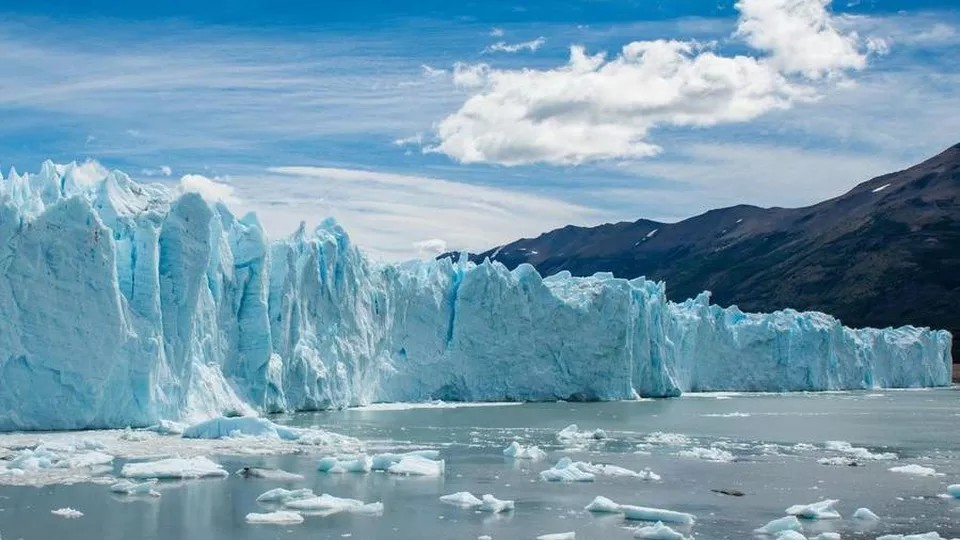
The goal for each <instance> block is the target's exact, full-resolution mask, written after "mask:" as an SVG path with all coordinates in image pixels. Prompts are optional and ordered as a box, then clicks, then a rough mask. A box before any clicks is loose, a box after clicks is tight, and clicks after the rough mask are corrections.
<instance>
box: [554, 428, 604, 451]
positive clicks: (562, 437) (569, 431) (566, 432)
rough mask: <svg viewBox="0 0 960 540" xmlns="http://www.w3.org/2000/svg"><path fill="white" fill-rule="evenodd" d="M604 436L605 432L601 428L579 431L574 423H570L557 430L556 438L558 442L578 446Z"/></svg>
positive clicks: (599, 439)
mask: <svg viewBox="0 0 960 540" xmlns="http://www.w3.org/2000/svg"><path fill="white" fill-rule="evenodd" d="M606 438H607V433H606V432H605V431H603V430H602V429H595V430H593V431H580V428H579V426H577V425H576V424H570V425H569V426H567V427H565V428H563V429H561V430H560V431H558V432H557V440H558V441H560V444H563V445H566V446H579V445H583V444H586V443H589V442H594V441H602V440H603V439H606Z"/></svg>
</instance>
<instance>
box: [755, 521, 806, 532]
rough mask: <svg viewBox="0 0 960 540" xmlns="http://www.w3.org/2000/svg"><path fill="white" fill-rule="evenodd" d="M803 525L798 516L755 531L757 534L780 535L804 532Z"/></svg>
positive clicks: (772, 522) (769, 524)
mask: <svg viewBox="0 0 960 540" xmlns="http://www.w3.org/2000/svg"><path fill="white" fill-rule="evenodd" d="M802 530H803V525H802V524H801V523H800V520H799V519H797V516H787V517H782V518H779V519H775V520H773V521H770V522H768V523H767V524H766V525H764V526H763V527H760V528H759V529H754V530H753V532H755V533H757V534H769V535H778V534H780V533H782V532H784V531H802Z"/></svg>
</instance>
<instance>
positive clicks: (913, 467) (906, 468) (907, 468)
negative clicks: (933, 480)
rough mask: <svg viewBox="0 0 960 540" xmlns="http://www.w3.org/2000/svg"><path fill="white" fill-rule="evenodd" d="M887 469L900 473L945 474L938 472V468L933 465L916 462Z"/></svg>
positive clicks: (914, 474)
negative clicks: (928, 465) (925, 465)
mask: <svg viewBox="0 0 960 540" xmlns="http://www.w3.org/2000/svg"><path fill="white" fill-rule="evenodd" d="M887 470H888V471H890V472H895V473H900V474H911V475H913V476H943V473H938V472H937V470H936V469H934V468H932V467H924V466H923V465H917V464H915V463H912V464H910V465H901V466H899V467H890V468H889V469H887Z"/></svg>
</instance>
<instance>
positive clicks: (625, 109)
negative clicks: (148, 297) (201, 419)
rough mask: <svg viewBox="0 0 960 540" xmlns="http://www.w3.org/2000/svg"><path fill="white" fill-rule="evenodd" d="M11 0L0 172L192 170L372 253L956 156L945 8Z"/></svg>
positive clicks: (526, 232) (234, 199)
mask: <svg viewBox="0 0 960 540" xmlns="http://www.w3.org/2000/svg"><path fill="white" fill-rule="evenodd" d="M18 4H28V5H15V4H12V3H7V2H0V16H2V17H3V20H4V21H5V23H4V25H3V27H2V28H0V114H2V118H3V122H0V163H2V164H3V166H4V170H6V168H7V167H9V166H11V165H14V166H16V167H17V169H18V170H20V171H35V170H37V169H38V168H39V165H40V163H41V161H43V160H44V159H47V158H50V159H53V160H55V161H58V162H68V161H73V160H77V161H83V160H86V159H94V160H97V161H99V162H101V163H102V164H104V165H106V166H108V167H111V168H120V169H122V170H124V171H126V172H128V173H129V174H131V176H134V177H135V178H138V179H141V180H147V181H160V182H166V183H170V184H176V183H177V182H179V180H180V177H181V176H182V175H185V174H202V175H204V176H206V177H209V178H211V179H213V180H215V181H217V182H220V183H222V184H224V185H225V186H228V188H227V190H226V191H225V192H227V193H229V203H230V204H231V206H234V207H235V208H236V209H237V211H238V212H241V211H246V210H256V211H257V212H258V214H260V215H261V217H262V219H263V221H264V223H265V226H266V227H267V229H268V233H269V234H271V236H281V235H284V234H287V233H289V232H292V231H293V229H294V228H295V227H296V224H297V223H298V222H299V221H300V220H306V221H307V222H308V223H311V224H315V223H318V222H319V221H321V220H322V219H323V218H325V217H327V216H334V217H336V218H337V219H338V220H340V221H341V222H342V223H343V224H344V225H345V226H346V227H347V229H348V231H350V232H351V234H352V236H353V237H354V239H355V240H356V241H357V242H358V243H359V244H360V245H361V246H363V247H364V248H365V249H366V250H367V251H369V252H370V253H371V254H373V255H375V256H378V257H383V258H387V259H394V260H395V259H403V258H407V257H413V256H417V255H418V254H428V253H429V252H430V251H431V250H432V249H437V248H438V247H440V246H444V245H445V246H446V247H447V248H449V249H482V248H486V247H490V246H492V245H496V244H499V243H502V242H505V241H509V240H511V239H514V238H517V237H521V236H530V235H535V234H538V233H539V232H542V231H545V230H548V229H551V228H554V227H557V226H562V225H564V224H567V223H576V224H584V225H590V224H596V223H602V222H607V221H618V220H626V219H628V220H633V219H637V218H640V217H647V218H652V219H662V220H676V219H682V218H685V217H688V216H691V215H694V214H697V213H700V212H703V211H705V210H707V209H710V208H714V207H718V206H726V205H732V204H738V203H751V204H758V205H764V206H798V205H804V204H810V203H813V202H816V201H818V200H821V199H824V198H828V197H831V196H835V195H838V194H840V193H842V192H844V191H846V190H847V189H849V188H850V187H852V186H853V185H855V184H856V183H858V182H860V181H863V180H866V179H868V178H870V177H872V176H875V175H877V174H880V173H883V172H889V171H891V170H894V169H897V168H902V167H904V166H908V165H910V164H912V163H915V162H917V161H919V160H921V159H923V158H925V157H927V156H929V155H932V154H934V153H936V152H938V151H940V150H942V149H943V148H945V147H947V146H949V145H952V144H955V143H957V142H960V100H958V99H957V94H958V92H957V90H956V89H957V88H960V72H958V68H957V62H956V58H955V51H956V50H958V49H960V9H958V8H957V7H956V5H955V3H954V2H946V1H940V2H933V1H926V2H924V1H921V2H906V1H888V2H881V1H876V2H868V1H860V2H847V1H843V2H837V3H834V4H830V5H829V6H828V7H827V10H826V11H823V6H822V5H821V4H822V2H821V1H820V0H792V1H787V0H748V1H747V2H745V5H746V7H744V6H740V8H738V7H737V6H735V5H734V3H733V2H727V1H721V2H701V1H690V0H687V1H676V0H671V1H666V0H664V1H661V2H645V1H639V0H637V1H632V2H630V1H620V0H585V1H573V0H568V1H551V2H523V3H520V2H462V3H457V2H449V1H447V2H441V1H427V2H416V3H413V2H387V1H381V2H372V1H359V2H349V3H336V4H334V3H326V2H324V3H316V2H312V3H306V2H304V3H303V5H297V4H293V3H285V2H197V3H195V2H184V1H174V2H162V3H158V2H154V3H140V2H126V3H119V2H107V1H87V2H82V3H80V2H66V1H64V2H56V1H45V0H41V1H33V2H29V3H18ZM791 5H792V6H794V7H796V6H800V8H801V9H799V10H795V11H794V12H790V10H789V7H790V6H791ZM818 10H819V11H818ZM657 40H660V41H657ZM572 45H577V46H582V50H583V53H582V54H580V55H579V56H574V57H573V58H574V60H575V61H571V58H572V57H571V46H572ZM601 52H606V56H605V57H603V58H602V59H601V58H600V57H598V56H596V55H597V54H598V53H601ZM222 192H224V191H223V190H221V191H219V192H218V193H222Z"/></svg>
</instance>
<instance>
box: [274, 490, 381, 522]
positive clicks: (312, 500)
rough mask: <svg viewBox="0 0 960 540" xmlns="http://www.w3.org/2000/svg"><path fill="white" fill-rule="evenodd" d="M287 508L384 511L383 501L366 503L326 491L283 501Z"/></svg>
mask: <svg viewBox="0 0 960 540" xmlns="http://www.w3.org/2000/svg"><path fill="white" fill-rule="evenodd" d="M283 505H284V506H285V507H286V508H291V509H293V510H299V511H301V512H311V513H318V514H322V515H325V516H327V515H331V514H336V513H340V512H346V513H352V514H368V515H373V514H381V513H383V503H380V502H375V503H365V502H363V501H358V500H357V499H345V498H341V497H334V496H333V495H328V494H326V493H324V494H322V495H320V496H319V497H306V498H303V499H293V500H289V501H286V502H284V503H283Z"/></svg>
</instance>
